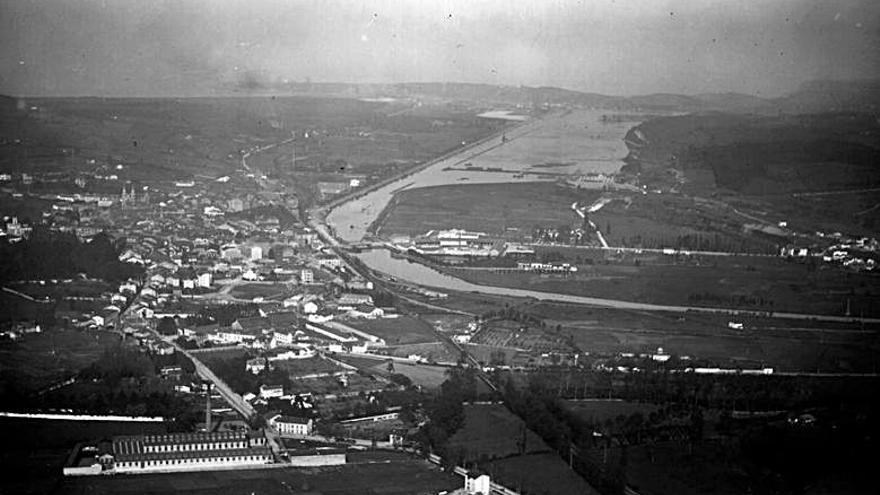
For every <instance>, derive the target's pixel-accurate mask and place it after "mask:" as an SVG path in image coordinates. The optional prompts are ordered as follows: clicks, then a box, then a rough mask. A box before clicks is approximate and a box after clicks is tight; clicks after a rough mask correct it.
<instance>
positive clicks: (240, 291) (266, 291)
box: [229, 284, 291, 299]
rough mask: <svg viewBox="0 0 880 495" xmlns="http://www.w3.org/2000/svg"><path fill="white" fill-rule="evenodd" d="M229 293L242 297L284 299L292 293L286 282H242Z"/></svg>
mask: <svg viewBox="0 0 880 495" xmlns="http://www.w3.org/2000/svg"><path fill="white" fill-rule="evenodd" d="M229 294H230V295H231V296H232V297H237V298H240V299H254V298H257V297H262V298H264V299H283V298H284V297H286V296H287V295H289V294H291V290H290V288H289V287H288V286H287V285H286V284H242V285H238V286H236V287H234V288H233V289H232V290H231V291H230V292H229Z"/></svg>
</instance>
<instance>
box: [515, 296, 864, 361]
mask: <svg viewBox="0 0 880 495" xmlns="http://www.w3.org/2000/svg"><path fill="white" fill-rule="evenodd" d="M521 309H522V310H523V311H526V312H528V313H530V314H533V315H535V316H537V317H542V318H545V319H546V321H547V324H548V326H555V325H557V324H559V325H562V327H563V328H562V333H563V334H564V335H571V336H572V339H573V340H574V342H575V345H577V346H578V348H580V349H581V350H582V351H587V352H590V353H598V354H616V353H619V352H654V351H656V350H657V348H658V347H663V349H664V350H665V351H666V352H669V353H671V354H675V355H679V356H681V355H687V356H690V357H692V358H706V359H713V360H720V361H722V362H732V361H744V362H751V363H765V364H766V365H768V366H772V367H775V368H776V369H777V370H780V371H829V372H844V371H848V372H853V371H859V372H871V371H873V370H874V368H875V366H876V356H877V355H878V353H880V345H878V342H877V337H876V336H877V334H878V331H880V328H876V326H870V325H865V326H863V325H859V324H852V323H850V324H843V323H832V324H826V323H820V322H811V321H805V320H784V319H771V318H757V317H751V318H739V319H738V320H737V321H740V322H742V323H743V324H744V329H743V330H732V329H730V328H728V327H727V323H728V322H729V321H730V320H731V318H730V317H729V316H725V315H701V314H685V315H680V314H664V313H644V312H638V311H625V310H612V309H602V308H589V307H585V306H577V305H567V304H551V303H538V304H528V305H525V306H522V307H521Z"/></svg>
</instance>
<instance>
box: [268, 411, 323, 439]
mask: <svg viewBox="0 0 880 495" xmlns="http://www.w3.org/2000/svg"><path fill="white" fill-rule="evenodd" d="M269 424H270V425H271V426H272V427H274V428H275V429H276V430H277V431H278V433H280V434H282V435H301V436H307V435H311V434H312V433H313V432H314V431H315V422H314V421H313V420H312V418H301V417H299V416H284V415H281V414H277V415H275V416H273V417H272V418H270V419H269Z"/></svg>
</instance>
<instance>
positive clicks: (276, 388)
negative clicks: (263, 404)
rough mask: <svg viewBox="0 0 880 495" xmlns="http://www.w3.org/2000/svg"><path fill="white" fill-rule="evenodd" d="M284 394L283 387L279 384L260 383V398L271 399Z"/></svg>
mask: <svg viewBox="0 0 880 495" xmlns="http://www.w3.org/2000/svg"><path fill="white" fill-rule="evenodd" d="M283 395H284V387H282V386H281V385H260V398H262V399H272V398H278V397H281V396H283Z"/></svg>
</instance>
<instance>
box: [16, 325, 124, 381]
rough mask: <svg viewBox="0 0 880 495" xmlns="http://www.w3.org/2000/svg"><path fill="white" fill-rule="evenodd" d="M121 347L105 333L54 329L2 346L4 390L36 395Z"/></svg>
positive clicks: (117, 340)
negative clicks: (109, 349) (114, 347)
mask: <svg viewBox="0 0 880 495" xmlns="http://www.w3.org/2000/svg"><path fill="white" fill-rule="evenodd" d="M118 343H119V336H118V335H116V334H111V333H106V332H83V331H79V330H65V329H53V330H49V331H45V332H42V333H36V334H28V335H25V336H24V337H22V338H21V339H19V340H16V341H4V342H0V375H2V377H3V378H2V381H0V383H2V387H3V388H4V389H5V390H6V391H9V390H11V389H16V390H18V391H20V392H24V393H33V392H36V391H37V390H39V389H41V388H43V387H46V386H49V385H51V384H53V383H54V382H57V381H59V380H63V379H66V378H68V377H70V376H71V375H74V374H76V373H77V372H78V371H79V370H81V369H83V368H85V367H86V366H88V365H90V364H92V363H93V362H94V361H96V360H97V359H98V358H99V357H100V356H101V355H102V354H103V353H104V351H105V349H107V348H110V347H112V346H114V345H117V344H118Z"/></svg>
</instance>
